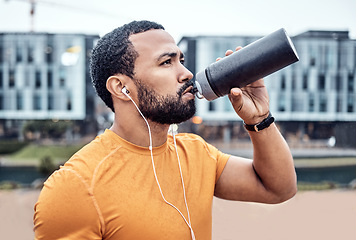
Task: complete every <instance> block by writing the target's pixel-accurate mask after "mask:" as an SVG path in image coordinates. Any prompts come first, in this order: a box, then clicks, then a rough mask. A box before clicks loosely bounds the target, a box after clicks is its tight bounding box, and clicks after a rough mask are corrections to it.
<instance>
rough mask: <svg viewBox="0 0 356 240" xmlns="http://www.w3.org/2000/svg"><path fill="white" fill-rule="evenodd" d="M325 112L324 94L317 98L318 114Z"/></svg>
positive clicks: (325, 101) (325, 100)
mask: <svg viewBox="0 0 356 240" xmlns="http://www.w3.org/2000/svg"><path fill="white" fill-rule="evenodd" d="M326 111H327V99H326V96H325V94H320V97H319V112H326Z"/></svg>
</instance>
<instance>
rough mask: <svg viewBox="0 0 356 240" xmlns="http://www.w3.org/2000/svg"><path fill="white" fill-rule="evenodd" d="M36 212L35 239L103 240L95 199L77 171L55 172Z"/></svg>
mask: <svg viewBox="0 0 356 240" xmlns="http://www.w3.org/2000/svg"><path fill="white" fill-rule="evenodd" d="M34 210H35V214H34V232H35V239H102V238H101V231H102V229H101V227H102V226H101V225H102V224H101V222H100V217H98V214H99V215H100V211H99V209H98V207H97V206H96V204H95V198H94V196H93V195H92V194H91V192H90V188H89V185H88V184H87V183H86V181H85V180H84V179H83V178H82V177H81V176H80V175H79V174H78V173H76V172H75V171H74V170H70V169H61V170H59V171H56V172H55V173H53V174H52V176H51V177H49V179H48V180H47V181H46V182H45V185H44V187H43V189H42V191H41V194H40V196H39V199H38V201H37V203H36V205H35V208H34Z"/></svg>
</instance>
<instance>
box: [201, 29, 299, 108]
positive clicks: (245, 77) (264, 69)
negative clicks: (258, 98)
mask: <svg viewBox="0 0 356 240" xmlns="http://www.w3.org/2000/svg"><path fill="white" fill-rule="evenodd" d="M297 61H299V57H298V54H297V52H296V50H295V47H294V45H293V43H292V41H291V39H290V38H289V37H288V35H287V33H286V31H285V30H284V29H283V28H282V29H279V30H277V31H275V32H273V33H271V34H269V35H267V36H265V37H263V38H261V39H259V40H257V41H255V42H253V43H251V44H249V45H247V46H246V47H244V48H242V49H241V50H239V51H237V52H234V53H233V54H231V55H229V56H226V57H224V58H222V59H221V60H220V61H217V62H214V63H212V64H211V65H209V66H208V67H207V68H206V69H205V70H204V71H201V72H198V73H197V75H196V82H195V84H196V90H197V91H198V92H199V94H198V95H202V96H203V97H204V98H205V99H207V100H209V101H211V100H214V99H216V98H218V97H221V96H224V95H226V94H229V93H230V90H231V89H232V88H234V87H239V88H241V87H244V86H246V85H248V84H250V83H252V82H254V81H256V80H258V79H261V78H263V77H266V76H267V75H270V74H272V73H274V72H276V71H278V70H280V69H282V68H284V67H286V66H288V65H290V64H292V63H295V62H297Z"/></svg>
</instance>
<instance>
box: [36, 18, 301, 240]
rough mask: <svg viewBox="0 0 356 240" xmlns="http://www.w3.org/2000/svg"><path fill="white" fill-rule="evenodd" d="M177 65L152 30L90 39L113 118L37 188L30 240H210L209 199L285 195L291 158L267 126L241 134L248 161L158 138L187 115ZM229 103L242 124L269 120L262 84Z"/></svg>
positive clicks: (292, 189)
mask: <svg viewBox="0 0 356 240" xmlns="http://www.w3.org/2000/svg"><path fill="white" fill-rule="evenodd" d="M231 53H232V51H228V52H227V53H226V55H229V54H231ZM183 63H184V56H183V54H182V52H181V51H180V49H179V48H178V47H177V45H176V44H175V42H174V40H173V38H172V37H171V36H170V35H169V34H168V33H167V32H166V31H165V30H164V28H163V27H162V26H161V25H159V24H156V23H153V22H148V21H140V22H136V21H134V22H131V23H129V24H126V25H124V26H122V27H120V28H117V29H115V30H114V31H112V32H111V33H108V34H107V35H106V36H104V37H103V38H102V39H101V40H99V42H98V44H97V46H96V47H95V48H94V50H93V54H92V61H91V74H92V79H93V84H94V86H95V88H96V91H97V93H98V95H99V96H100V97H101V98H102V99H103V101H104V102H105V103H106V105H107V106H108V107H109V108H111V109H112V111H113V112H114V113H115V120H114V123H113V125H112V127H111V129H110V130H106V131H105V133H103V134H102V135H100V136H98V137H97V138H96V139H95V140H94V141H92V142H91V143H89V144H88V145H87V146H85V147H84V148H83V149H81V150H80V151H79V152H77V153H76V154H75V155H74V156H73V157H72V158H71V159H70V160H69V161H68V162H67V163H66V164H65V165H64V166H63V167H62V168H61V169H60V170H58V171H56V172H55V173H54V174H52V176H51V177H50V178H49V179H48V180H47V181H46V183H45V185H44V188H43V190H42V192H41V195H40V197H39V200H38V202H37V204H36V205H35V215H34V224H35V227H34V230H35V235H36V239H211V226H212V223H211V220H212V219H211V218H212V216H211V215H212V199H213V196H214V195H215V196H217V197H220V198H224V199H230V200H238V201H254V202H262V203H280V202H283V201H285V200H287V199H289V198H291V197H292V196H294V194H295V193H296V176H295V171H294V166H293V159H292V156H291V153H290V150H289V148H288V146H287V144H286V142H285V141H284V139H283V137H282V136H281V134H280V133H279V131H278V130H277V127H276V126H275V124H274V123H271V122H272V121H270V122H269V124H267V125H266V126H265V128H264V129H263V130H261V131H259V132H253V131H250V132H249V133H250V137H251V140H252V143H253V146H254V157H253V160H249V159H244V158H241V157H237V156H230V155H227V154H224V153H222V152H220V151H218V150H217V149H216V148H214V147H213V146H211V145H210V144H208V143H206V142H205V141H204V140H203V139H201V138H200V137H198V136H196V135H193V134H177V136H174V135H173V136H172V135H170V134H167V132H168V129H169V126H170V125H171V124H173V123H180V122H183V121H185V120H187V119H189V118H191V117H192V116H193V115H194V113H195V105H194V101H195V100H194V95H193V93H192V89H193V87H192V83H191V81H190V80H191V79H192V77H193V75H192V73H191V72H189V71H188V70H187V69H186V68H185V67H184V65H183ZM229 98H230V100H231V103H232V105H233V107H234V109H235V111H236V112H237V114H238V115H239V116H240V117H241V118H242V119H243V120H244V122H245V123H246V124H248V125H255V124H258V123H260V122H262V121H264V119H271V118H270V117H269V105H268V95H267V91H266V88H265V86H264V83H263V80H258V81H257V82H254V83H253V84H250V85H249V86H247V87H245V88H243V89H238V88H234V89H232V90H231V93H230V95H229Z"/></svg>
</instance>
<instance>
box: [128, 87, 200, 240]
mask: <svg viewBox="0 0 356 240" xmlns="http://www.w3.org/2000/svg"><path fill="white" fill-rule="evenodd" d="M121 92H122V93H123V94H125V96H127V97H128V98H129V99H130V100H131V101H132V103H133V104H134V105H135V107H136V109H137V111H138V112H139V113H140V115H141V117H142V118H143V120H144V121H145V123H146V125H147V128H148V136H149V140H150V145H149V147H148V149H149V150H150V152H151V161H152V168H153V173H154V177H155V179H156V183H157V186H158V189H159V191H160V193H161V197H162V199H163V201H164V202H165V203H167V204H168V205H170V206H171V207H173V208H174V209H175V210H177V211H178V213H179V214H180V215H181V216H182V218H183V220H184V222H185V223H186V224H187V225H188V227H189V229H190V233H191V237H192V240H195V235H194V231H193V228H192V223H191V220H190V212H189V208H188V203H187V198H186V194H185V186H184V180H183V174H182V168H181V165H180V160H179V155H178V150H177V143H176V139H175V134H174V128H173V127H172V135H173V141H174V148H175V150H176V154H177V160H178V166H179V173H180V177H181V182H182V188H183V196H184V202H185V207H186V209H187V214H188V216H187V217H188V220H187V219H186V218H185V217H184V215H183V213H182V212H181V211H180V210H179V209H178V208H177V207H176V206H174V205H173V204H172V203H170V202H168V201H167V200H166V198H165V197H164V195H163V192H162V189H161V185H160V184H159V181H158V177H157V174H156V167H155V163H154V161H153V151H152V149H153V146H152V134H151V128H150V125H149V124H148V121H147V119H146V118H145V116H144V115H143V114H142V112H141V111H140V109H139V108H138V106H137V104H136V103H135V101H134V100H133V99H132V98H131V97H130V95H129V93H130V92H129V90H127V89H126V87H123V88H122V89H121ZM176 127H177V126H176ZM175 130H176V129H175Z"/></svg>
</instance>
